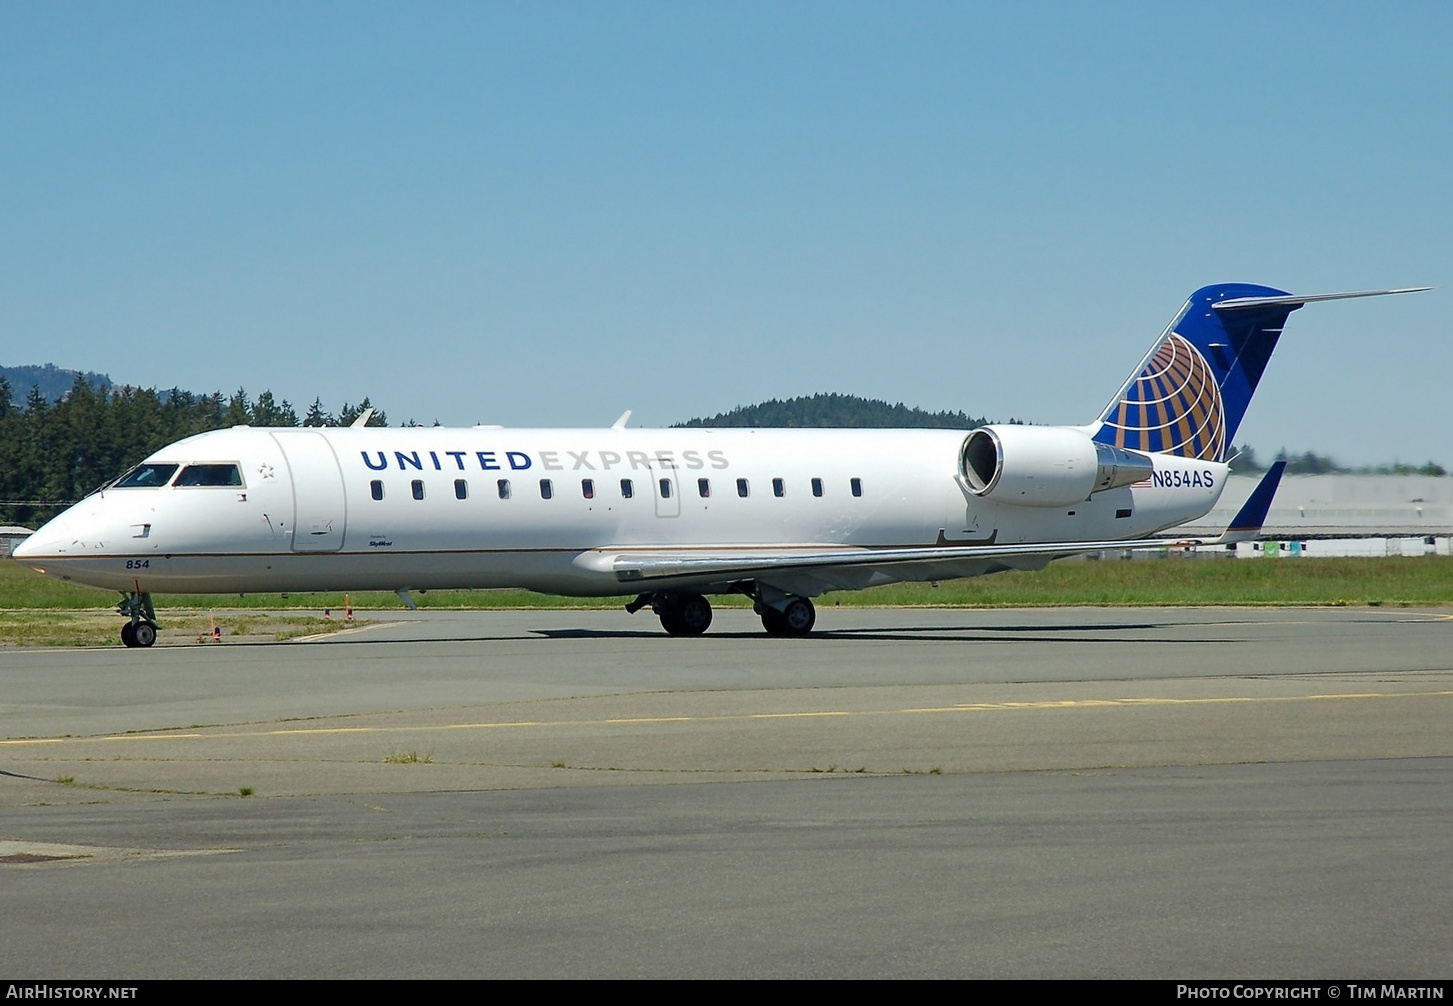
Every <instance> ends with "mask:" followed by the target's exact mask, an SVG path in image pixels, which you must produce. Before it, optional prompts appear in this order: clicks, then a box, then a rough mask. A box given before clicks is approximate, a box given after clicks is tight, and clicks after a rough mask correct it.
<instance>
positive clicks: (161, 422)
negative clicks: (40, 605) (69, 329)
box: [0, 374, 388, 526]
mask: <svg viewBox="0 0 1453 1006" xmlns="http://www.w3.org/2000/svg"><path fill="white" fill-rule="evenodd" d="M371 407H372V406H371V404H370V402H369V400H368V399H367V398H364V399H363V401H361V402H359V403H358V404H357V405H350V404H347V403H345V404H344V406H343V408H342V409H341V410H340V411H339V412H338V414H337V415H334V414H332V413H329V412H328V411H327V410H326V409H324V408H323V403H322V402H321V401H320V400H318V399H314V401H313V404H312V405H311V406H310V407H309V408H308V409H307V410H306V412H305V414H304V416H303V417H302V418H301V419H299V417H298V414H297V410H295V409H294V408H293V406H292V405H291V404H290V403H289V402H287V401H286V400H282V401H279V400H278V399H276V398H275V397H274V396H273V394H272V392H270V391H264V392H262V393H261V394H260V395H258V396H257V397H256V398H249V397H248V395H247V392H246V391H244V390H242V389H238V390H237V391H235V392H233V393H232V394H231V395H224V394H223V393H222V392H220V391H217V392H213V393H212V394H210V395H194V394H192V393H191V392H188V391H183V390H181V389H180V388H173V389H171V390H170V391H157V390H156V389H154V388H131V387H120V388H118V387H102V388H97V387H95V386H93V384H92V383H91V382H90V381H88V380H87V379H86V377H85V375H77V376H76V378H75V382H74V383H73V384H72V385H71V390H70V391H69V392H67V393H66V395H65V396H64V397H63V398H61V399H60V400H59V401H56V402H54V403H52V402H51V401H50V400H49V399H48V398H47V396H46V395H45V394H44V393H43V392H42V391H41V389H40V387H39V386H37V385H32V386H31V388H30V392H29V393H28V394H27V395H26V396H25V400H24V402H23V403H17V402H16V401H15V399H14V392H13V389H12V388H11V385H10V382H9V380H7V379H6V377H5V375H3V374H0V524H23V525H27V526H35V525H36V524H38V523H39V522H42V521H46V520H49V519H50V518H51V517H53V516H55V515H56V514H57V513H59V512H60V511H61V510H63V509H64V508H65V507H66V506H67V505H69V504H70V503H74V502H75V501H76V500H79V499H81V498H82V497H84V496H86V495H87V494H88V493H91V492H93V491H94V490H96V489H98V488H100V487H101V486H102V485H104V484H106V483H107V482H110V481H111V480H112V479H114V478H116V477H117V476H118V475H120V474H121V473H122V472H125V471H126V470H127V469H129V468H130V467H131V466H132V465H135V464H137V463H138V462H140V461H141V460H142V459H143V458H145V457H146V456H147V455H149V454H151V453H153V452H155V451H156V450H158V449H159V448H161V447H164V446H166V445H167V444H169V443H172V442H173V441H176V440H181V439H182V438H183V437H189V436H192V435H193V434H197V433H205V432H207V431H208V430H218V429H225V428H226V427H229V426H241V425H251V426H347V425H348V424H349V423H352V422H353V421H354V420H355V419H357V418H358V417H359V416H360V415H362V414H363V413H364V412H365V411H367V410H368V409H369V408H371ZM368 425H370V426H386V425H388V418H387V417H386V416H385V415H384V414H383V413H382V412H378V411H375V412H374V413H373V416H372V417H371V418H370V419H369V421H368Z"/></svg>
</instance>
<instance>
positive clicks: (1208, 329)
mask: <svg viewBox="0 0 1453 1006" xmlns="http://www.w3.org/2000/svg"><path fill="white" fill-rule="evenodd" d="M1301 306H1302V303H1301V301H1300V300H1299V299H1298V298H1294V297H1291V296H1290V295H1289V294H1286V293H1283V292H1282V291H1281V290H1273V289H1271V288H1270V287H1265V286H1252V285H1250V284H1247V283H1225V284H1222V285H1220V286H1207V287H1202V288H1201V289H1200V290H1197V291H1196V292H1195V293H1193V294H1191V299H1190V300H1188V301H1186V306H1185V307H1183V308H1182V309H1181V312H1180V314H1178V315H1176V318H1175V320H1174V321H1172V322H1171V323H1170V325H1169V326H1168V327H1167V328H1166V330H1165V332H1164V333H1163V334H1162V335H1161V337H1160V341H1158V342H1157V343H1156V344H1155V346H1154V347H1152V348H1151V350H1150V352H1149V353H1147V354H1146V357H1145V359H1144V360H1142V361H1141V364H1140V366H1139V367H1138V368H1136V371H1135V373H1134V374H1133V375H1131V377H1130V379H1129V380H1128V381H1126V382H1125V386H1124V387H1123V388H1121V389H1120V393H1119V394H1118V395H1116V396H1115V398H1114V400H1113V401H1112V402H1111V403H1110V405H1109V407H1108V408H1106V409H1105V413H1104V415H1102V416H1101V417H1100V423H1101V426H1100V429H1099V430H1098V431H1096V433H1095V435H1094V438H1095V439H1096V440H1097V441H1099V442H1101V443H1105V444H1113V445H1114V446H1116V447H1126V448H1129V449H1130V450H1134V451H1146V452H1150V453H1156V454H1176V455H1180V456H1181V457H1187V458H1199V459H1201V460H1205V461H1224V460H1225V459H1226V456H1227V454H1228V451H1229V448H1230V446H1231V444H1232V443H1233V440H1234V438H1235V436H1236V429H1237V427H1239V426H1240V425H1241V417H1242V416H1244V415H1245V414H1246V407H1247V405H1249V404H1250V403H1251V396H1252V394H1253V393H1254V392H1255V391H1256V385H1257V383H1258V382H1259V381H1260V380H1261V374H1262V371H1264V370H1265V369H1266V363H1267V361H1268V360H1269V359H1271V351H1272V350H1273V349H1275V348H1276V341H1277V339H1278V338H1279V337H1280V336H1281V330H1282V326H1283V325H1285V324H1286V320H1287V315H1288V314H1290V313H1291V312H1292V311H1295V310H1296V309H1297V308H1299V307H1301Z"/></svg>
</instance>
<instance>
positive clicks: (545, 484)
mask: <svg viewBox="0 0 1453 1006" xmlns="http://www.w3.org/2000/svg"><path fill="white" fill-rule="evenodd" d="M554 496H555V484H554V483H553V482H551V481H550V480H549V479H541V480H540V498H541V499H542V500H547V499H552V498H553V497H554Z"/></svg>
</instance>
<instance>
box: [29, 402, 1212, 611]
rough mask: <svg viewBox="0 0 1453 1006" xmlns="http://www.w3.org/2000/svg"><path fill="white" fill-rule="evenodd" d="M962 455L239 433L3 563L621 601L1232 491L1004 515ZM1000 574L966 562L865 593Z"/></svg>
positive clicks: (1173, 477) (1173, 516) (193, 452)
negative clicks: (823, 553) (737, 564)
mask: <svg viewBox="0 0 1453 1006" xmlns="http://www.w3.org/2000/svg"><path fill="white" fill-rule="evenodd" d="M967 436H968V431H952V430H866V431H865V430H743V429H730V430H728V429H720V430H704V429H504V428H493V427H473V428H443V427H434V428H417V427H416V428H394V429H384V428H324V429H258V428H250V427H234V428H232V429H227V430H218V431H215V432H211V433H204V434H200V435H198V436H195V437H190V438H188V439H186V440H182V441H179V442H177V443H174V444H171V445H169V446H168V447H165V448H163V449H162V450H160V451H157V452H156V453H155V454H153V455H152V456H151V457H150V458H148V459H147V461H146V462H145V463H144V465H143V466H142V467H143V469H147V468H148V467H149V471H148V472H144V473H143V475H141V476H136V475H133V476H130V477H129V478H128V479H123V480H121V482H120V483H118V484H113V485H112V486H111V487H108V488H107V489H105V490H103V491H101V492H98V493H96V494H94V495H92V496H90V497H88V498H86V499H85V500H83V501H81V502H80V503H77V504H76V505H74V506H72V507H71V508H70V509H68V510H67V511H65V512H64V513H63V514H61V515H60V516H58V517H57V518H56V519H55V520H53V521H51V522H50V523H48V524H46V525H45V526H44V527H43V528H41V529H40V530H39V531H37V532H36V533H35V534H34V535H33V536H32V537H31V538H30V539H28V540H27V541H26V542H25V543H24V544H22V545H21V546H20V547H19V548H18V549H17V550H16V557H17V558H18V559H21V560H22V561H24V562H25V563H27V564H28V565H31V566H33V567H35V568H36V569H38V570H40V571H42V572H45V573H47V574H49V575H53V576H58V577H61V578H64V579H68V580H73V581H76V582H79V583H85V584H91V585H94V586H98V587H108V588H114V589H117V590H121V591H128V592H129V591H135V592H137V593H151V592H178V591H188V592H202V593H208V592H215V593H221V592H229V593H230V592H241V593H254V592H284V591H306V590H362V589H389V590H398V589H431V588H451V587H524V588H528V589H532V590H537V591H543V592H548V593H557V594H571V595H608V594H629V593H632V592H633V591H634V590H635V588H634V587H632V586H630V585H628V584H622V583H621V582H620V581H619V580H618V579H617V578H616V577H615V576H614V575H612V574H611V572H610V571H609V569H607V568H605V567H604V566H602V564H601V563H599V562H595V561H592V557H595V556H599V555H600V554H602V553H603V552H610V553H613V554H620V553H629V552H630V551H631V550H649V551H651V552H653V553H662V552H670V551H671V550H675V549H682V550H691V551H692V552H694V553H697V554H700V553H702V552H703V551H704V550H721V551H722V552H724V553H731V554H752V553H754V552H762V553H764V554H765V553H769V552H771V551H773V550H781V549H786V548H791V549H803V548H806V549H811V548H814V547H823V548H827V547H839V548H840V547H843V546H852V547H862V548H905V547H918V546H922V547H925V548H927V547H932V546H940V547H941V546H943V545H945V544H949V545H954V544H958V543H966V544H971V543H974V542H978V541H984V542H997V543H998V544H1000V545H1003V544H1009V543H1016V542H1025V543H1033V542H1053V541H1106V540H1128V539H1134V538H1142V537H1144V536H1146V535H1148V534H1151V533H1154V532H1157V531H1159V530H1162V529H1164V528H1167V527H1171V526H1174V525H1177V524H1181V523H1184V522H1186V521H1189V520H1192V519H1195V518H1198V517H1200V516H1202V515H1204V514H1205V513H1206V512H1208V511H1209V510H1210V509H1211V508H1212V507H1213V506H1214V505H1215V503H1216V500H1217V498H1218V497H1219V495H1220V492H1221V488H1222V485H1223V484H1224V482H1225V475H1226V466H1225V465H1224V464H1220V463H1216V462H1209V461H1200V460H1194V459H1188V458H1184V457H1173V456H1169V455H1151V456H1150V457H1151V459H1152V461H1153V462H1154V466H1155V471H1154V474H1153V475H1152V476H1151V477H1150V478H1148V479H1145V480H1143V481H1142V482H1140V483H1137V484H1135V485H1130V486H1121V487H1119V488H1113V489H1108V490H1105V491H1102V492H1096V493H1093V494H1090V495H1089V496H1088V498H1086V499H1085V500H1083V501H1081V502H1076V503H1074V504H1071V505H1066V506H1053V507H1047V506H1024V505H1014V504H1008V503H999V502H995V501H994V500H992V499H985V498H982V497H980V496H976V495H974V494H973V493H972V492H970V491H968V489H967V488H966V486H965V483H964V479H963V472H964V469H963V464H964V461H963V450H964V444H965V439H966V437H967ZM128 481H129V482H130V483H131V484H130V485H127V484H126V483H127V482H128ZM1043 561H1047V560H1041V561H1038V562H1036V563H1028V564H1027V565H1042V564H1043ZM1002 568H1004V566H1003V565H1002V564H983V565H976V564H975V563H973V562H972V561H966V562H962V563H957V564H955V565H953V566H952V567H951V568H947V569H945V568H936V569H933V570H925V571H918V572H913V573H907V572H895V573H890V574H887V575H885V574H882V573H878V574H876V575H875V577H874V578H873V579H872V580H871V582H875V583H876V582H886V581H887V580H891V579H905V578H922V579H930V578H931V579H941V578H947V577H948V576H968V575H975V574H976V573H980V572H988V571H991V570H992V569H1002ZM683 585H687V586H695V587H697V588H699V589H702V590H703V591H705V590H707V589H709V588H711V587H712V586H713V585H712V584H711V583H709V582H707V581H705V580H703V579H702V578H700V577H697V578H695V579H694V580H691V581H689V582H688V581H683ZM828 585H830V584H824V585H822V586H819V587H817V588H812V587H808V588H803V590H804V592H805V591H807V590H811V591H812V592H820V590H821V589H826V588H827V586H828ZM853 585H863V586H866V585H868V581H864V582H863V583H861V584H853Z"/></svg>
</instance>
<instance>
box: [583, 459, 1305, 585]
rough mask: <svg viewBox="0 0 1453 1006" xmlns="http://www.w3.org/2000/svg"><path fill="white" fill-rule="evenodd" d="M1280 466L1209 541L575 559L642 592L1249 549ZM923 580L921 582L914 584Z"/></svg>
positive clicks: (596, 552) (688, 552) (698, 551)
mask: <svg viewBox="0 0 1453 1006" xmlns="http://www.w3.org/2000/svg"><path fill="white" fill-rule="evenodd" d="M1285 469H1286V462H1284V461H1279V462H1277V463H1276V464H1274V465H1272V467H1271V468H1270V469H1269V470H1268V471H1267V473H1266V475H1265V476H1264V477H1263V478H1262V480H1261V482H1260V484H1258V485H1257V487H1256V489H1255V490H1254V491H1253V492H1252V494H1251V497H1250V498H1249V499H1248V500H1247V501H1246V504H1245V506H1243V507H1242V508H1241V510H1240V511H1239V512H1238V513H1237V514H1236V517H1235V518H1234V519H1233V520H1232V521H1231V525H1230V527H1228V528H1227V530H1226V532H1225V533H1223V534H1222V535H1220V536H1219V537H1215V538H1206V537H1189V538H1176V537H1155V538H1137V539H1131V540H1124V539H1120V540H1107V541H1049V542H1028V543H1018V544H999V543H997V542H995V541H994V536H992V535H991V536H990V537H989V538H988V539H986V540H984V541H981V542H973V543H966V544H953V543H951V542H946V541H945V540H944V537H943V533H942V532H940V533H939V544H936V545H924V546H909V547H876V548H875V547H860V546H854V547H848V546H839V545H797V546H774V547H770V548H751V547H746V546H743V547H741V548H731V547H725V548H723V547H713V548H691V547H685V548H679V549H670V550H663V549H649V550H646V549H643V550H639V551H638V550H634V549H627V548H622V549H609V548H607V549H593V550H591V551H590V552H586V553H583V554H582V555H581V556H579V557H578V558H577V559H576V562H577V564H579V565H582V566H585V567H587V568H591V569H595V570H600V571H609V572H612V573H614V574H615V577H616V579H617V580H619V581H620V582H621V583H629V584H641V585H642V586H646V585H648V584H649V583H651V582H652V581H659V580H682V579H688V580H692V581H706V582H712V583H722V582H729V581H733V580H747V579H758V578H772V577H782V576H803V575H805V576H809V577H814V578H817V579H826V580H831V579H833V577H832V576H831V572H832V571H834V570H839V571H844V572H846V571H859V572H860V573H867V574H870V573H871V572H872V571H874V570H882V571H884V572H887V573H892V572H893V571H894V570H895V569H898V570H901V569H902V568H903V567H916V568H917V569H918V570H919V571H920V573H921V572H922V571H923V570H929V569H933V568H935V567H938V568H941V569H942V574H941V578H943V579H949V578H952V577H954V576H968V575H974V574H975V573H982V572H991V571H993V570H996V569H1012V568H1025V569H1034V568H1038V567H1041V566H1043V565H1045V564H1046V563H1048V562H1049V561H1050V560H1051V559H1057V558H1061V557H1064V556H1070V555H1081V554H1084V553H1086V552H1102V551H1116V550H1123V549H1150V548H1165V547H1166V546H1168V545H1186V546H1190V545H1225V544H1230V543H1233V542H1237V541H1249V540H1251V539H1253V538H1255V537H1257V535H1258V534H1259V533H1260V532H1261V527H1262V524H1263V522H1264V521H1265V520H1266V514H1267V511H1268V510H1269V509H1270V508H1271V501H1272V497H1273V496H1274V495H1275V494H1276V489H1277V486H1278V484H1279V483H1280V482H1281V476H1282V472H1283V471H1285ZM918 578H919V579H923V578H925V577H923V576H922V575H920V576H919V577H918Z"/></svg>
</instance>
